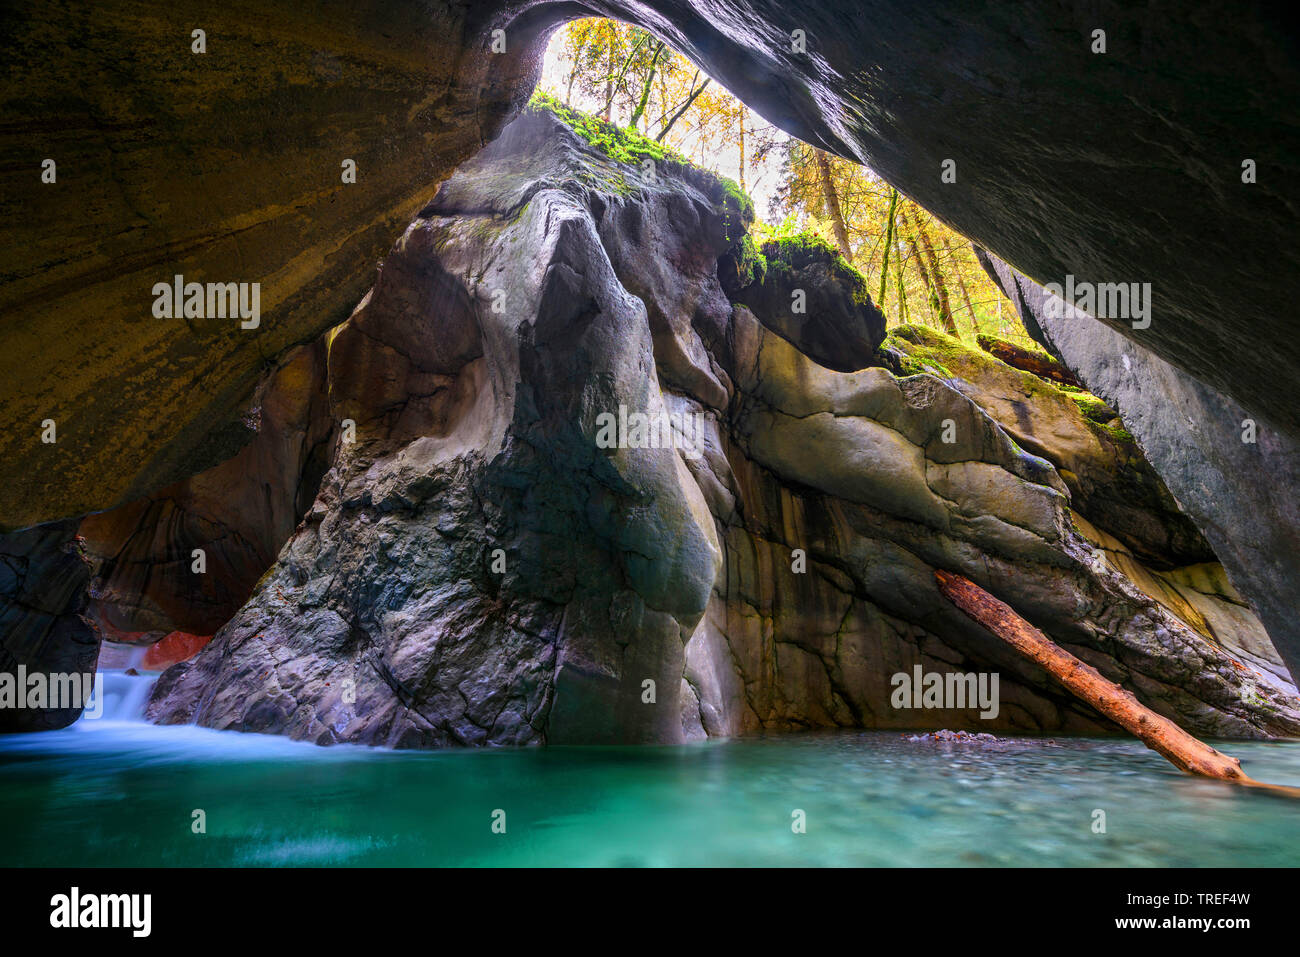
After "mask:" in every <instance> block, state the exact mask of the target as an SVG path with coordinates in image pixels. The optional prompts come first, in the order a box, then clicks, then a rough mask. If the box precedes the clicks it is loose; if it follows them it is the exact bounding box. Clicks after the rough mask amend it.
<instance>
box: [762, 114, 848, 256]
mask: <svg viewBox="0 0 1300 957" xmlns="http://www.w3.org/2000/svg"><path fill="white" fill-rule="evenodd" d="M736 120H737V121H738V123H739V125H740V137H739V141H738V142H739V144H740V191H741V192H742V193H743V192H745V107H744V106H743V105H742V106H741V107H740V110H739V111H738V112H737V114H736ZM845 255H848V254H847V253H846V254H845Z"/></svg>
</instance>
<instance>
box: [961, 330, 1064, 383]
mask: <svg viewBox="0 0 1300 957" xmlns="http://www.w3.org/2000/svg"><path fill="white" fill-rule="evenodd" d="M975 341H976V342H978V343H979V346H980V348H981V349H983V350H984V351H985V352H987V353H988V354H989V355H991V356H992V357H993V358H995V359H1001V360H1002V361H1003V362H1005V363H1006V364H1007V365H1009V366H1012V367H1013V368H1016V369H1020V370H1021V371H1023V372H1032V373H1033V374H1034V375H1036V376H1038V377H1039V378H1040V379H1051V380H1052V381H1053V382H1059V383H1061V384H1062V385H1071V386H1074V387H1075V388H1077V389H1082V388H1083V383H1082V382H1080V381H1079V379H1078V377H1077V376H1076V375H1075V374H1074V373H1073V372H1071V371H1070V370H1069V369H1067V368H1066V367H1065V366H1063V365H1061V363H1059V362H1057V361H1056V360H1055V359H1053V358H1052V357H1051V356H1045V355H1043V354H1042V353H1041V352H1035V351H1033V350H1032V349H1026V348H1024V347H1023V346H1018V345H1016V344H1015V343H1014V342H1007V340H1005V339H999V338H998V337H997V336H990V335H985V334H983V333H981V334H980V335H978V336H976V337H975Z"/></svg>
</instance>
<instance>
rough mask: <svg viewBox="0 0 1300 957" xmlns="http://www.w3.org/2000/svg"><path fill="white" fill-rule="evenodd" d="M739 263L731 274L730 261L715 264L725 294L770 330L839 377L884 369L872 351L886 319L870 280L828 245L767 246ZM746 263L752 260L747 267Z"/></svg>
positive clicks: (877, 342)
mask: <svg viewBox="0 0 1300 957" xmlns="http://www.w3.org/2000/svg"><path fill="white" fill-rule="evenodd" d="M747 248H748V244H746V247H745V250H746V251H747ZM737 258H740V259H741V262H740V263H737V264H736V267H735V269H734V271H733V268H732V257H727V258H726V259H725V260H724V261H723V262H721V263H719V265H718V275H719V277H720V279H721V282H722V288H723V291H724V292H726V294H727V296H728V297H729V298H730V299H731V300H732V301H733V302H737V303H741V304H743V305H745V306H748V307H749V308H750V309H751V310H753V312H754V313H755V314H756V315H757V316H760V317H761V319H762V322H763V325H765V326H766V327H767V328H769V329H771V330H772V331H773V332H775V333H777V335H779V336H781V338H783V339H786V340H788V341H789V342H791V343H792V344H793V345H794V346H795V348H797V349H798V350H799V351H800V352H802V353H803V354H804V355H806V356H808V357H809V358H810V359H812V360H813V361H814V362H817V363H819V364H821V365H824V366H826V367H827V368H829V369H834V370H835V371H837V372H856V371H857V370H858V369H863V368H866V367H867V366H872V365H879V364H880V363H879V361H878V360H877V357H876V354H875V353H876V347H877V346H879V345H880V343H881V342H882V341H883V340H884V338H885V317H884V315H883V314H882V313H881V312H880V310H879V309H877V308H876V306H875V303H873V302H872V301H871V295H870V293H868V292H867V284H866V280H864V279H863V278H862V275H861V274H860V273H858V272H857V270H855V269H854V268H853V267H852V266H850V265H849V264H848V263H847V262H845V260H844V257H842V256H839V255H837V254H836V252H835V250H834V249H832V248H831V247H830V246H829V245H827V244H826V243H824V242H821V241H817V242H812V241H808V240H807V239H805V240H803V241H801V242H790V241H786V242H768V243H764V244H763V248H762V250H761V252H758V253H757V254H752V255H750V256H749V257H746V256H745V255H744V252H742V255H741V256H740V257H737ZM746 262H748V263H752V265H751V266H749V268H748V269H746V268H745V263H746ZM796 308H797V309H798V311H796Z"/></svg>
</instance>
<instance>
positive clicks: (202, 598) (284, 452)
mask: <svg viewBox="0 0 1300 957" xmlns="http://www.w3.org/2000/svg"><path fill="white" fill-rule="evenodd" d="M326 356H327V347H326V343H325V341H324V340H323V339H322V340H318V341H317V342H315V343H313V344H312V345H310V346H303V347H301V348H299V349H297V350H295V351H294V352H293V353H291V355H290V357H289V359H288V361H287V362H286V363H285V364H284V365H283V366H282V367H281V368H280V369H278V370H276V371H275V372H274V373H273V374H271V375H269V376H268V377H267V378H266V379H265V380H264V381H263V383H262V387H261V388H260V389H259V393H260V394H259V395H258V397H257V399H256V401H255V405H254V409H253V414H254V416H255V419H254V421H253V422H251V423H250V427H251V428H254V429H256V434H257V437H256V438H255V439H254V440H253V441H252V442H251V443H249V444H248V445H246V446H245V447H244V448H243V449H241V450H240V452H239V454H237V455H236V456H235V457H234V458H232V459H229V460H227V461H226V462H223V463H222V464H221V465H218V466H216V467H215V468H211V469H209V470H207V471H206V472H201V473H200V474H198V475H196V476H194V477H193V478H189V479H186V480H185V481H183V482H177V483H176V484H174V485H172V486H169V487H168V488H165V489H162V490H161V491H159V492H157V493H155V494H154V495H151V496H148V497H147V498H143V499H141V500H139V501H137V502H132V503H130V504H129V505H124V506H122V507H121V508H117V509H113V510H112V511H108V512H101V513H99V514H98V515H91V516H88V517H87V518H85V519H83V520H82V522H81V526H80V529H79V531H80V533H81V535H82V537H83V538H84V540H85V549H86V554H87V555H88V557H90V558H91V560H92V561H93V562H95V565H96V573H95V579H94V581H93V582H92V583H91V588H90V599H91V600H90V602H89V605H88V607H87V609H86V614H87V616H88V617H89V618H90V619H91V620H92V621H93V622H94V623H95V624H96V625H97V626H98V627H99V629H100V631H101V632H102V633H103V635H104V637H105V638H106V639H107V640H111V641H117V642H125V643H128V644H151V643H153V642H156V641H158V640H159V639H161V638H163V637H165V636H167V635H169V634H171V633H173V632H182V633H187V634H190V635H211V634H213V633H214V632H216V630H217V629H218V628H220V627H221V626H222V625H223V624H225V623H226V622H227V621H229V620H230V618H231V616H232V615H234V613H235V612H236V611H237V610H238V609H239V607H240V606H241V605H243V604H244V602H246V601H247V600H248V596H249V594H250V593H251V592H252V590H253V585H254V584H255V583H256V582H257V580H258V579H259V578H260V577H261V576H262V574H263V572H265V571H266V569H267V568H268V567H270V565H271V563H272V562H273V561H274V560H275V556H276V554H277V553H278V552H279V551H280V548H281V546H282V545H284V543H285V542H286V541H288V539H289V536H290V534H292V532H293V530H294V526H296V525H297V524H298V520H299V519H300V518H301V517H302V515H303V514H304V513H305V512H306V511H307V509H308V507H309V506H310V505H311V502H312V500H313V499H314V498H315V497H316V491H317V489H318V487H319V484H320V477H321V475H322V474H323V473H324V471H325V467H326V465H327V463H328V461H329V454H330V439H331V437H332V432H333V423H332V421H331V420H330V418H329V411H328V404H327V397H326V395H325V388H326V361H327V360H326ZM196 550H199V551H201V552H202V556H201V561H202V562H203V570H202V571H196V570H195V561H196V558H195V551H196Z"/></svg>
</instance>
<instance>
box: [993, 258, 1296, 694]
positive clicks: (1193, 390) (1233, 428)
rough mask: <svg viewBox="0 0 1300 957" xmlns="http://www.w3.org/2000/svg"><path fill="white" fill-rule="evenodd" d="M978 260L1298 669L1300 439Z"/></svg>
mask: <svg viewBox="0 0 1300 957" xmlns="http://www.w3.org/2000/svg"><path fill="white" fill-rule="evenodd" d="M981 260H982V262H983V263H984V266H985V269H986V270H987V271H988V272H989V274H990V275H991V276H992V277H993V278H994V279H995V280H996V281H997V282H998V283H999V285H1000V286H1001V287H1002V289H1003V290H1004V291H1005V292H1006V293H1007V296H1008V298H1010V299H1011V301H1012V302H1013V303H1014V304H1015V305H1016V308H1017V310H1018V311H1019V313H1020V316H1021V318H1022V320H1023V321H1024V324H1025V327H1026V328H1027V329H1029V331H1030V332H1031V334H1032V335H1034V337H1035V338H1036V339H1038V341H1039V342H1040V343H1042V345H1043V346H1044V347H1046V348H1047V349H1048V350H1049V351H1051V352H1053V353H1054V354H1055V355H1057V356H1058V357H1059V358H1060V359H1061V360H1062V361H1063V362H1064V363H1065V364H1066V365H1068V366H1069V367H1070V368H1071V369H1073V370H1074V371H1075V372H1076V373H1077V374H1078V375H1079V377H1080V378H1081V379H1082V380H1083V381H1084V382H1085V383H1086V384H1087V386H1088V388H1089V389H1091V390H1092V391H1093V392H1095V393H1096V394H1097V395H1099V396H1101V397H1102V398H1104V399H1105V400H1106V401H1107V402H1109V403H1110V404H1111V405H1112V406H1113V407H1114V408H1115V409H1116V410H1118V411H1119V412H1120V413H1121V414H1122V415H1123V418H1124V423H1125V424H1126V425H1127V427H1128V429H1129V430H1130V431H1131V433H1132V435H1133V436H1134V438H1135V439H1136V440H1137V442H1138V443H1139V444H1140V445H1141V447H1142V450H1143V452H1144V453H1145V455H1146V457H1147V459H1148V460H1149V461H1150V462H1151V464H1152V465H1153V466H1154V467H1155V469H1156V470H1157V471H1158V472H1159V473H1160V476H1161V478H1162V479H1163V481H1164V482H1165V483H1166V484H1167V486H1168V488H1169V490H1170V491H1171V492H1172V493H1173V495H1174V496H1176V497H1177V499H1178V502H1179V503H1180V505H1181V506H1182V508H1183V509H1184V510H1185V511H1186V514H1187V515H1188V517H1190V518H1191V519H1192V520H1194V521H1195V522H1196V524H1197V526H1198V527H1199V528H1200V529H1201V530H1202V531H1203V533H1204V536H1205V538H1206V540H1208V542H1209V543H1210V544H1211V545H1212V546H1213V548H1214V552H1215V555H1216V556H1217V558H1218V560H1219V561H1220V562H1222V564H1223V567H1224V568H1225V569H1226V571H1227V575H1228V577H1229V578H1230V579H1231V582H1232V584H1233V585H1234V586H1235V588H1236V590H1239V591H1240V593H1241V595H1242V596H1244V598H1245V600H1246V601H1247V602H1248V603H1249V605H1250V607H1251V608H1252V609H1253V610H1254V612H1255V613H1256V614H1257V615H1258V616H1259V619H1260V621H1262V622H1263V625H1264V627H1265V628H1266V629H1267V630H1268V634H1269V635H1270V636H1271V637H1272V641H1273V644H1274V646H1275V647H1276V648H1277V651H1278V653H1279V654H1280V655H1281V657H1282V660H1283V661H1285V662H1286V665H1287V666H1288V667H1289V669H1290V671H1291V674H1292V675H1295V674H1296V673H1297V672H1300V625H1298V624H1297V622H1296V616H1295V609H1296V608H1297V607H1300V549H1297V547H1296V543H1297V542H1300V504H1298V503H1297V501H1296V498H1295V490H1296V489H1297V488H1300V444H1297V442H1296V440H1295V439H1294V438H1293V437H1292V436H1291V435H1290V434H1288V433H1287V431H1285V429H1283V428H1281V427H1279V426H1278V425H1276V424H1275V423H1273V422H1271V421H1270V420H1268V419H1267V418H1265V417H1263V416H1262V415H1261V414H1259V413H1258V412H1252V411H1250V410H1248V409H1246V408H1243V407H1242V406H1241V405H1240V404H1238V403H1237V402H1236V401H1234V400H1233V399H1231V398H1229V397H1228V396H1226V395H1223V394H1222V393H1221V392H1219V391H1218V390H1217V389H1215V388H1213V387H1212V386H1210V385H1207V384H1205V383H1204V382H1200V381H1198V380H1196V379H1195V378H1193V377H1191V376H1189V375H1187V374H1186V373H1184V372H1182V371H1180V370H1179V369H1177V368H1175V367H1174V366H1172V365H1170V364H1169V363H1167V362H1165V361H1164V360H1162V359H1160V358H1159V357H1158V356H1155V355H1153V354H1152V353H1151V352H1149V351H1147V350H1145V349H1143V348H1142V347H1141V346H1139V345H1135V344H1134V343H1131V342H1129V341H1128V340H1126V339H1125V338H1124V337H1123V336H1121V335H1119V334H1118V333H1116V332H1114V331H1113V330H1111V329H1110V328H1109V327H1107V326H1106V325H1104V324H1103V323H1101V322H1099V321H1097V320H1095V319H1093V318H1091V317H1089V316H1073V317H1069V318H1054V317H1053V316H1052V315H1050V314H1049V310H1048V309H1047V307H1046V302H1047V300H1046V294H1045V292H1044V291H1043V288H1042V287H1041V286H1039V285H1038V284H1037V283H1035V282H1034V281H1033V280H1031V279H1029V278H1028V277H1026V276H1024V275H1023V274H1020V273H1018V272H1017V271H1016V270H1014V269H1012V268H1011V267H1009V266H1008V265H1007V264H1006V263H1004V262H1002V261H1001V260H999V259H998V258H997V257H995V256H990V255H988V254H987V253H981ZM1058 311H1059V310H1058ZM1268 361H1269V360H1268V359H1261V358H1257V359H1255V360H1252V365H1257V364H1259V363H1261V362H1262V363H1264V364H1267V362H1268ZM1247 438H1253V439H1254V441H1244V440H1245V439H1247Z"/></svg>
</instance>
